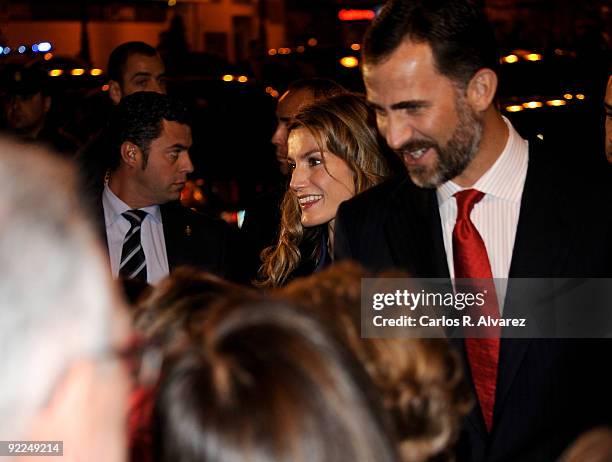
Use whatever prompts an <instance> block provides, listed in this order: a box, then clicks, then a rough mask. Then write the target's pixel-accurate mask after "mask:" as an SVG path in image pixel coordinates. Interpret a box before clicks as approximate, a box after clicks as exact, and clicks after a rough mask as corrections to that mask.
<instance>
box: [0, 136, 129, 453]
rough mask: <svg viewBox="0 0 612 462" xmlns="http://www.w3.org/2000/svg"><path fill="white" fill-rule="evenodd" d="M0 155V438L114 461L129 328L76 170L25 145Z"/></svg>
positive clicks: (4, 146) (120, 446)
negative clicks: (80, 200)
mask: <svg viewBox="0 0 612 462" xmlns="http://www.w3.org/2000/svg"><path fill="white" fill-rule="evenodd" d="M0 153H1V154H0V236H2V238H1V239H0V263H1V264H2V267H3V268H4V269H5V270H4V272H3V275H2V278H0V363H1V364H2V365H3V367H4V368H6V369H5V373H4V374H3V377H2V380H1V381H0V414H1V415H2V416H4V417H3V418H2V421H1V422H0V440H20V439H21V440H60V441H63V452H64V460H75V461H76V460H89V461H97V460H101V461H102V460H104V461H113V462H114V461H121V460H123V459H124V453H125V441H124V439H125V436H124V433H125V427H124V418H125V407H126V395H127V380H128V379H127V374H126V372H125V370H124V367H123V366H122V365H121V364H120V362H119V361H118V360H117V355H116V354H115V352H116V351H118V350H119V349H120V348H121V347H122V345H124V343H125V341H126V338H127V335H128V327H127V326H128V323H127V319H126V318H125V313H124V312H123V311H122V310H123V306H122V305H121V302H120V301H119V299H118V297H117V295H116V292H115V287H114V286H113V285H112V282H111V280H110V277H109V275H108V271H107V268H106V265H105V261H104V258H103V256H102V253H101V251H100V249H99V248H98V246H97V240H96V237H95V235H94V233H93V231H92V230H91V229H90V226H89V224H88V223H87V222H86V221H85V219H84V218H83V215H82V214H81V211H80V208H79V205H78V204H77V199H76V198H77V197H78V195H77V193H76V189H75V179H74V172H73V171H72V170H71V169H70V168H69V167H68V166H67V165H66V164H64V162H63V161H61V160H59V159H57V158H55V157H51V155H49V154H48V153H46V152H44V151H42V150H41V149H36V148H33V147H31V146H25V145H17V144H13V143H10V142H7V141H4V140H0ZM20 459H21V458H20Z"/></svg>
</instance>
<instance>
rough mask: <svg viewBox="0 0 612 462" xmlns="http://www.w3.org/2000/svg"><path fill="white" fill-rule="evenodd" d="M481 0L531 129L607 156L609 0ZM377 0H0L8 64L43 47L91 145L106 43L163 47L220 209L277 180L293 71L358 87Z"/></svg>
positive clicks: (203, 195) (510, 109)
mask: <svg viewBox="0 0 612 462" xmlns="http://www.w3.org/2000/svg"><path fill="white" fill-rule="evenodd" d="M481 3H482V4H483V6H484V7H485V10H486V12H487V15H488V16H489V18H490V20H491V21H492V23H493V24H494V27H495V31H496V34H497V38H498V41H499V44H500V47H501V50H502V57H503V58H502V71H501V77H500V90H499V93H498V96H499V104H500V108H501V110H502V113H503V114H504V115H506V116H507V117H509V118H510V119H511V120H512V121H513V123H514V124H515V126H516V127H517V129H518V130H519V132H520V133H521V134H522V135H523V136H524V137H535V136H537V137H540V138H542V139H544V141H545V142H546V143H549V144H550V145H551V146H553V148H555V147H557V146H558V147H559V149H558V150H557V151H556V152H559V161H560V162H580V163H582V162H590V163H593V166H594V168H597V166H598V165H600V163H603V162H604V161H605V158H604V157H605V156H604V154H603V106H602V98H603V94H604V91H605V83H606V81H607V76H608V75H609V73H610V70H611V69H610V57H611V50H612V0H582V1H574V0H484V1H481ZM380 6H381V2H373V1H366V0H361V1H360V0H353V1H333V0H193V1H183V0H165V1H123V2H118V1H117V2H107V1H93V0H87V1H76V0H75V1H68V0H60V1H54V2H47V1H42V0H39V1H29V2H20V1H6V0H4V1H3V0H0V46H2V54H0V67H4V66H6V65H7V64H9V63H14V62H23V61H30V60H34V59H38V60H41V61H42V62H43V63H44V66H45V68H46V69H47V71H48V74H49V81H50V84H51V85H52V90H53V96H54V102H53V109H52V111H53V115H52V120H53V121H55V122H56V123H57V124H58V126H61V128H62V130H63V131H64V132H66V133H67V134H69V135H70V136H72V137H73V138H74V139H75V140H76V141H77V142H78V143H79V144H84V143H86V142H87V140H88V139H89V137H90V136H92V135H93V134H94V133H95V132H96V131H97V130H99V128H100V127H101V126H103V125H104V124H105V123H106V121H107V119H108V114H109V111H110V109H111V104H110V101H109V98H108V95H107V94H106V92H107V86H105V84H106V78H105V71H106V62H107V59H108V55H109V53H110V52H111V50H112V49H113V48H115V47H116V46H117V45H119V44H120V43H123V42H126V41H129V40H142V41H145V42H147V43H149V44H151V45H153V46H155V47H156V48H158V49H159V51H160V53H161V54H162V56H163V58H164V61H165V63H166V67H167V72H168V76H169V80H168V93H169V94H171V95H174V96H177V97H179V98H181V99H182V100H183V101H184V102H185V103H186V104H187V105H188V106H189V107H190V108H191V109H192V110H193V113H194V116H195V123H194V126H193V133H194V146H193V150H192V158H193V162H194V164H195V165H196V171H195V172H194V175H193V179H194V182H193V183H192V184H191V188H192V189H191V190H190V194H186V195H185V198H186V199H187V200H188V201H189V202H190V203H191V205H194V206H198V207H200V208H203V209H208V210H209V211H213V212H215V213H219V212H221V211H237V210H240V209H243V208H244V207H245V205H247V204H248V202H249V200H251V199H252V198H253V197H254V196H256V195H257V194H258V193H261V192H263V191H265V190H267V189H269V188H271V187H273V186H274V185H275V184H277V183H278V182H279V181H282V180H281V176H280V173H279V171H278V166H277V163H276V160H275V157H274V151H273V147H272V145H271V144H270V142H269V139H270V136H271V135H272V132H273V130H274V127H275V117H274V110H275V105H276V100H277V98H278V96H279V95H280V94H282V92H283V91H284V90H285V88H286V86H287V84H288V83H289V82H290V81H292V80H295V79H297V78H301V77H314V76H317V77H328V78H332V79H334V80H337V81H338V82H340V83H342V84H343V85H345V86H346V87H347V88H349V89H351V90H354V91H362V90H363V87H362V82H361V77H360V74H359V68H358V64H357V63H358V59H359V53H360V51H359V43H360V42H361V39H362V36H363V33H364V31H365V29H366V28H367V26H368V25H369V23H370V21H371V18H372V17H373V16H374V14H375V12H376V11H377V10H378V8H380ZM47 42H48V44H49V45H50V49H47V48H48V47H47ZM39 45H41V46H40V47H39ZM38 48H40V50H39V49H38ZM347 58H348V59H347ZM352 58H356V59H352ZM351 66H352V67H351ZM226 218H227V217H226Z"/></svg>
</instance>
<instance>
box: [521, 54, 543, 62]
mask: <svg viewBox="0 0 612 462" xmlns="http://www.w3.org/2000/svg"><path fill="white" fill-rule="evenodd" d="M525 59H526V60H527V61H540V60H541V59H542V55H541V54H539V53H529V54H527V55H525Z"/></svg>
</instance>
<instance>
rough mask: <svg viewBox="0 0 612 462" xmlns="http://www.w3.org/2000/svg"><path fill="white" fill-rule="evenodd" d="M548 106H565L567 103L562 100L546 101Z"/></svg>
mask: <svg viewBox="0 0 612 462" xmlns="http://www.w3.org/2000/svg"><path fill="white" fill-rule="evenodd" d="M546 104H547V105H548V106H565V105H566V104H567V101H565V100H562V99H551V100H550V101H546Z"/></svg>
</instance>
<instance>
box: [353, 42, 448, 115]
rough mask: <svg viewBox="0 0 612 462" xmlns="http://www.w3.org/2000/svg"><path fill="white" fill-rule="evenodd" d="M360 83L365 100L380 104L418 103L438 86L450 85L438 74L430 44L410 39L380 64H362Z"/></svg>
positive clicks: (446, 79) (445, 78) (446, 78)
mask: <svg viewBox="0 0 612 462" xmlns="http://www.w3.org/2000/svg"><path fill="white" fill-rule="evenodd" d="M363 80H364V83H365V87H366V92H367V99H368V101H369V102H370V103H373V104H380V105H382V104H394V103H398V102H401V101H405V100H412V99H416V100H421V99H422V98H423V96H425V95H427V94H429V93H431V92H433V91H434V90H435V88H436V87H437V86H439V85H441V84H442V85H446V84H451V85H452V82H451V80H450V79H449V78H448V77H446V76H443V75H442V74H440V73H439V72H438V70H437V68H436V66H435V60H434V56H433V53H432V50H431V47H430V46H429V44H427V43H425V42H413V41H411V40H404V41H403V42H402V44H400V46H399V47H398V48H396V49H395V50H394V51H393V52H392V53H391V54H390V55H389V56H387V57H385V59H383V60H381V61H379V62H375V63H367V62H366V63H364V66H363Z"/></svg>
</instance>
